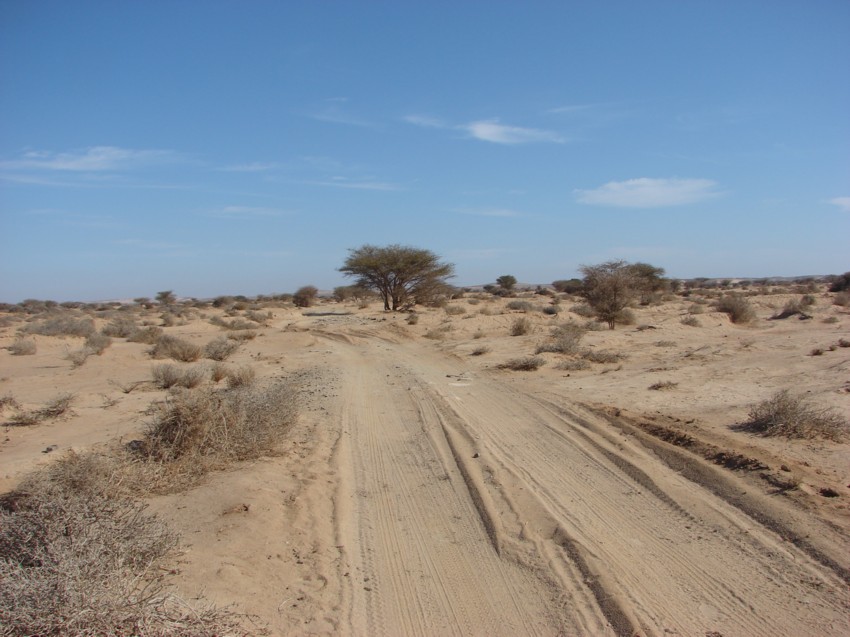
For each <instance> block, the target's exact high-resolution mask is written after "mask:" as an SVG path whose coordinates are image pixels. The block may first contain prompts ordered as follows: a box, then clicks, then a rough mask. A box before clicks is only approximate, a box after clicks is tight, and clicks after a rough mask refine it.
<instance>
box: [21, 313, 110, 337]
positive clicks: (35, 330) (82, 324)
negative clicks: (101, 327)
mask: <svg viewBox="0 0 850 637" xmlns="http://www.w3.org/2000/svg"><path fill="white" fill-rule="evenodd" d="M23 331H24V332H26V333H27V334H39V335H41V336H81V337H84V338H85V337H86V336H88V335H89V334H91V333H93V332H94V321H93V320H92V319H90V318H74V317H73V316H55V317H52V318H48V319H45V320H43V321H39V322H38V323H31V324H29V325H26V326H25V327H24V328H23Z"/></svg>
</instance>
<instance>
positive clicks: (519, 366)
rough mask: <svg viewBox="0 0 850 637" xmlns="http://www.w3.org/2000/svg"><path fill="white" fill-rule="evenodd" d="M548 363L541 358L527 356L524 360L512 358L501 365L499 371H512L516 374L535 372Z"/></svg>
mask: <svg viewBox="0 0 850 637" xmlns="http://www.w3.org/2000/svg"><path fill="white" fill-rule="evenodd" d="M545 364H546V361H545V360H544V359H543V358H542V357H541V356H525V357H523V358H512V359H510V360H507V361H505V362H504V363H502V364H501V365H499V366H498V367H499V369H510V370H513V371H515V372H533V371H535V370H537V369H539V368H540V367H542V366H543V365H545Z"/></svg>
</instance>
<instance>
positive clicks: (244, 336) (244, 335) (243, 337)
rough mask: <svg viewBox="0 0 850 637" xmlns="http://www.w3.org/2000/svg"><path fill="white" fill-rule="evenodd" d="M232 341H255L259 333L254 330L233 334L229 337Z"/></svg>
mask: <svg viewBox="0 0 850 637" xmlns="http://www.w3.org/2000/svg"><path fill="white" fill-rule="evenodd" d="M227 338H229V339H230V340H231V341H253V340H254V339H255V338H257V332H255V331H254V330H245V331H241V332H231V333H230V334H228V335H227Z"/></svg>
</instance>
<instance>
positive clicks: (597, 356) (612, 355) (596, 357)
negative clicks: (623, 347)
mask: <svg viewBox="0 0 850 637" xmlns="http://www.w3.org/2000/svg"><path fill="white" fill-rule="evenodd" d="M581 357H582V358H583V359H584V360H586V361H590V362H591V363H619V362H620V361H621V360H623V359H625V358H626V356H625V354H620V353H618V352H612V351H610V350H607V349H598V350H597V349H588V350H585V351H583V352H582V353H581Z"/></svg>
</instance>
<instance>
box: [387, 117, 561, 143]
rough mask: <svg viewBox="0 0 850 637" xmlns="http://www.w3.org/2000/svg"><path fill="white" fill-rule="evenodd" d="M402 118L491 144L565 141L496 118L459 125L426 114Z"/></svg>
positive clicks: (556, 135)
mask: <svg viewBox="0 0 850 637" xmlns="http://www.w3.org/2000/svg"><path fill="white" fill-rule="evenodd" d="M403 119H404V121H406V122H407V123H408V124H413V125H414V126H419V127H421V128H438V129H449V130H459V131H463V132H465V133H466V134H467V135H468V136H469V137H471V138H472V139H477V140H479V141H482V142H490V143H493V144H507V145H513V144H535V143H550V144H551V143H554V144H562V143H564V142H565V141H566V140H565V139H564V138H563V137H561V135H559V134H558V133H556V132H554V131H550V130H542V129H538V128H524V127H522V126H508V125H507V124H501V123H499V120H498V118H494V119H483V120H477V121H474V122H470V123H468V124H460V125H453V124H447V123H445V122H443V121H442V120H440V119H437V118H435V117H430V116H427V115H407V116H406V117H404V118H403Z"/></svg>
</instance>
